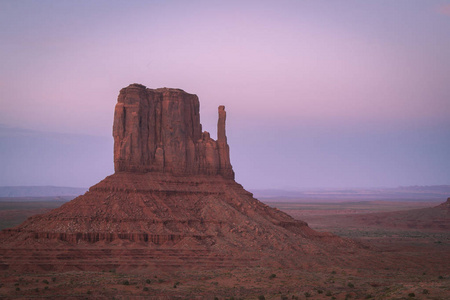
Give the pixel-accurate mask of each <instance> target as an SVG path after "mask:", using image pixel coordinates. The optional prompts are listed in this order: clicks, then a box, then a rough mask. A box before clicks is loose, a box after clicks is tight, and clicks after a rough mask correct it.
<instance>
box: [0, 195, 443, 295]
mask: <svg viewBox="0 0 450 300" xmlns="http://www.w3.org/2000/svg"><path fill="white" fill-rule="evenodd" d="M1 200H2V201H0V220H2V223H1V226H2V227H1V229H4V228H5V227H12V226H15V225H18V224H20V223H22V222H23V221H24V220H25V219H26V218H27V217H29V216H31V215H34V214H39V213H44V212H46V211H49V210H51V209H53V208H56V207H59V206H60V205H61V204H63V203H64V201H67V200H68V199H60V198H45V197H42V198H2V199H1ZM263 201H264V202H265V203H266V204H268V205H269V206H272V207H276V208H278V209H280V210H282V211H284V212H286V213H288V214H290V215H291V216H293V217H294V218H296V219H300V220H303V221H306V222H307V223H308V224H309V226H310V227H311V228H312V229H315V230H318V231H327V232H331V233H333V234H336V235H338V236H341V237H344V238H350V239H352V240H354V241H357V242H358V243H359V244H360V245H361V247H362V249H364V253H365V254H364V255H367V253H371V255H372V256H373V257H367V260H366V261H365V260H364V258H363V259H362V260H361V259H360V258H358V259H356V256H357V255H358V253H355V257H352V256H351V255H350V256H348V255H345V256H343V257H339V256H337V257H335V258H334V260H333V262H330V263H329V264H328V265H327V264H317V262H316V261H315V260H312V259H311V258H310V257H305V260H310V259H311V261H310V263H309V264H308V263H306V264H304V265H303V266H302V267H301V268H298V267H296V266H292V267H290V268H286V267H278V268H277V267H272V268H268V267H265V266H256V267H247V266H243V267H233V268H226V267H225V268H214V269H204V268H203V269H198V270H190V271H186V270H183V269H182V268H180V269H175V270H163V269H154V270H138V271H133V269H132V268H129V269H126V270H125V269H105V270H101V271H93V272H88V271H81V270H80V271H70V272H52V271H49V272H38V273H32V272H30V273H21V272H16V271H14V270H1V271H0V276H1V277H0V297H1V298H2V299H34V298H38V299H39V298H45V299H63V298H64V299H448V298H449V297H450V263H449V262H450V230H449V229H450V227H449V226H450V214H449V211H448V206H447V208H446V207H444V205H442V202H439V201H437V200H432V201H417V200H415V201H398V200H396V201H388V200H385V199H384V200H383V201H355V200H354V199H352V200H350V201H345V200H339V201H336V200H335V199H329V201H327V200H326V199H320V200H314V199H311V200H305V199H298V200H295V199H290V200H289V201H285V200H284V199H275V198H270V199H265V200H263ZM374 257H375V259H374ZM340 261H341V262H342V264H341V263H339V262H340ZM305 266H307V267H305Z"/></svg>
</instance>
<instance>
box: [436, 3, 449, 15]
mask: <svg viewBox="0 0 450 300" xmlns="http://www.w3.org/2000/svg"><path fill="white" fill-rule="evenodd" d="M438 12H439V13H440V14H441V15H446V16H449V17H450V4H443V5H441V6H439V8H438Z"/></svg>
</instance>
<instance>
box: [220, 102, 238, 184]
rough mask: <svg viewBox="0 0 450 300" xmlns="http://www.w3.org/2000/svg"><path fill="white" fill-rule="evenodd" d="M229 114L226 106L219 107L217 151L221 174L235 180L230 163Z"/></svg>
mask: <svg viewBox="0 0 450 300" xmlns="http://www.w3.org/2000/svg"><path fill="white" fill-rule="evenodd" d="M226 119H227V112H226V111H225V106H223V105H221V106H219V120H218V121H217V149H218V151H219V173H220V174H221V175H222V176H224V177H225V178H232V179H234V172H233V168H232V166H231V162H230V147H229V146H228V143H227V135H226V132H225V121H226Z"/></svg>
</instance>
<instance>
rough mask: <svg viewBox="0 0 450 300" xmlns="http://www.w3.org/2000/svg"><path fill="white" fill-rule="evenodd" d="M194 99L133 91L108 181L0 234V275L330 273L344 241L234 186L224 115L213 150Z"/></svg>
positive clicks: (124, 104)
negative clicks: (230, 270) (223, 270)
mask: <svg viewBox="0 0 450 300" xmlns="http://www.w3.org/2000/svg"><path fill="white" fill-rule="evenodd" d="M199 106H200V105H199V100H198V97H197V96H196V95H193V94H188V93H186V92H184V91H183V90H180V89H170V88H161V89H149V88H146V87H145V86H143V85H140V84H132V85H130V86H128V87H126V88H124V89H122V90H121V91H120V94H119V97H118V102H117V105H116V107H115V114H114V125H113V136H114V167H115V173H114V174H113V175H111V176H108V177H106V178H105V179H104V180H102V181H101V182H99V183H98V184H96V185H94V186H92V187H91V188H90V189H89V191H88V192H86V193H85V194H84V195H82V196H79V197H77V198H75V199H74V200H72V201H70V202H68V203H66V204H64V205H62V206H61V207H59V208H57V209H54V210H52V211H50V212H48V213H45V214H42V215H36V216H33V217H31V218H29V219H28V220H26V221H25V222H24V223H22V224H21V225H19V226H17V227H15V228H12V229H6V230H4V231H2V232H1V233H0V239H1V245H0V269H10V270H18V271H36V270H58V271H62V270H74V269H75V270H80V269H81V270H109V269H112V268H115V269H117V268H119V269H122V270H127V271H136V270H146V269H149V268H150V269H154V268H164V269H166V270H168V269H170V268H178V267H184V268H202V267H207V268H211V267H227V266H233V267H234V266H251V265H270V266H293V265H295V266H297V267H301V266H307V265H311V264H316V263H322V264H328V263H329V262H330V259H332V258H330V257H332V256H329V255H328V254H331V253H334V254H335V253H338V252H340V251H341V252H342V251H344V252H345V251H350V252H351V251H353V250H351V249H356V248H358V247H357V246H355V244H354V243H353V242H352V241H349V240H345V239H341V238H339V237H336V236H333V235H331V234H328V233H319V232H316V231H314V230H312V229H311V228H309V227H308V225H307V224H306V223H305V222H302V221H299V220H295V219H293V218H292V217H290V216H289V215H287V214H285V213H283V212H281V211H279V210H278V209H275V208H271V207H269V206H267V205H265V204H263V203H262V202H260V201H258V200H257V199H255V198H253V195H252V194H251V193H249V192H247V191H246V190H244V188H243V187H242V186H241V185H240V184H238V183H236V182H235V181H234V172H233V169H232V166H231V163H230V151H229V146H228V144H227V137H226V130H225V121H226V113H225V107H224V106H219V118H218V125H217V137H218V138H217V140H213V139H212V138H211V137H210V135H209V133H208V132H206V131H205V132H202V126H201V124H200V115H199Z"/></svg>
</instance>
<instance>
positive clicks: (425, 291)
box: [422, 289, 430, 295]
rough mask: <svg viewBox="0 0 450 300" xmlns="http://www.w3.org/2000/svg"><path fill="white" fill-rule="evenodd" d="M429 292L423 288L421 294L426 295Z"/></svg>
mask: <svg viewBox="0 0 450 300" xmlns="http://www.w3.org/2000/svg"><path fill="white" fill-rule="evenodd" d="M429 293H430V291H429V290H427V289H423V291H422V294H424V295H428V294H429Z"/></svg>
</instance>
